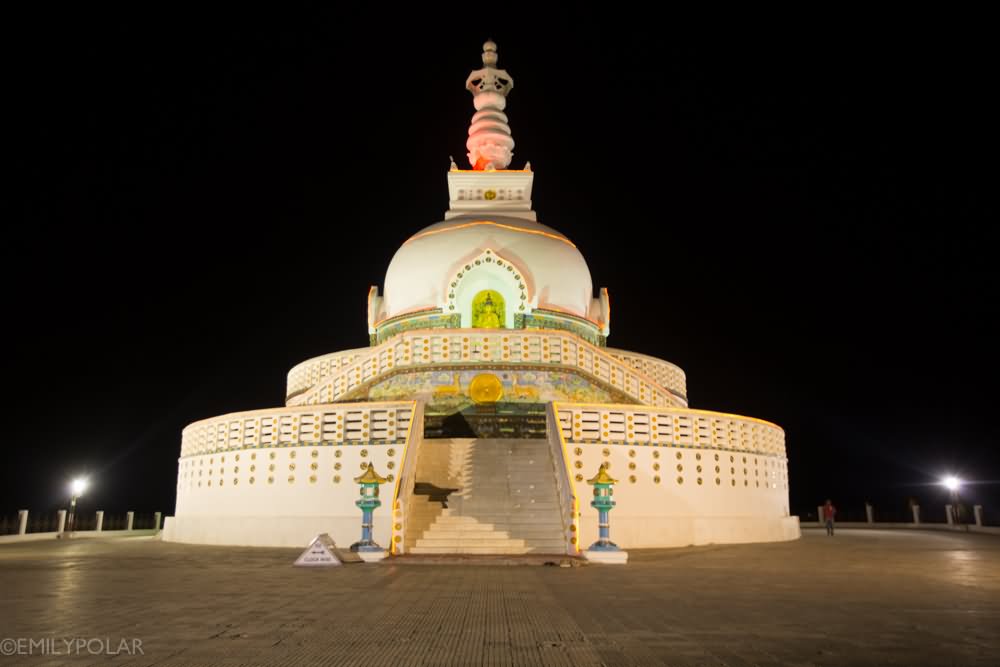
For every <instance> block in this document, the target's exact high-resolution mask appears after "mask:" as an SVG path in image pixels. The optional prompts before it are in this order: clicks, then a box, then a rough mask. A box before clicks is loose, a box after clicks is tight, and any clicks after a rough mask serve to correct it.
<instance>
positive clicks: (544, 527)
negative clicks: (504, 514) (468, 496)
mask: <svg viewBox="0 0 1000 667" xmlns="http://www.w3.org/2000/svg"><path fill="white" fill-rule="evenodd" d="M462 518H465V517H462ZM427 529H428V530H454V531H489V530H511V529H516V530H519V531H526V530H527V531H539V532H541V531H549V532H553V531H554V532H556V533H562V530H563V527H562V524H561V523H559V522H557V521H552V520H550V519H549V520H545V521H542V520H538V521H534V520H533V521H516V520H515V521H510V520H508V519H506V518H504V519H500V520H498V521H459V520H456V519H455V518H448V517H439V518H438V519H437V520H436V521H434V522H433V523H430V524H428V525H427Z"/></svg>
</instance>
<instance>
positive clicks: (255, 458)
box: [250, 452, 257, 461]
mask: <svg viewBox="0 0 1000 667" xmlns="http://www.w3.org/2000/svg"><path fill="white" fill-rule="evenodd" d="M250 460H251V461H256V460H257V452H254V453H253V454H251V455H250Z"/></svg>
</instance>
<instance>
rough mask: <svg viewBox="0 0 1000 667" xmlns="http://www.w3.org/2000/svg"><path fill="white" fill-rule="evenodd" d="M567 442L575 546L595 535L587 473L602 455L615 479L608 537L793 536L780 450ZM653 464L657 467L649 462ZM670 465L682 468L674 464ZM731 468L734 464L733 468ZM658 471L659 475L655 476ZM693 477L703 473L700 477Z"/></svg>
mask: <svg viewBox="0 0 1000 667" xmlns="http://www.w3.org/2000/svg"><path fill="white" fill-rule="evenodd" d="M566 448H567V454H568V458H569V461H570V462H571V463H570V466H571V469H570V475H571V477H572V478H573V484H574V488H575V492H576V494H577V497H578V498H579V503H580V521H579V533H580V539H579V544H580V548H581V549H586V548H587V547H588V546H590V545H591V544H592V543H593V542H595V541H596V540H597V532H598V531H597V510H595V509H594V508H593V507H591V506H590V501H591V500H592V498H593V487H591V486H590V485H589V484H587V483H586V480H588V479H590V478H592V477H593V476H594V475H596V474H597V470H598V468H599V467H600V465H601V463H603V462H608V463H610V468H609V469H608V472H609V473H610V474H611V476H612V477H614V478H615V479H617V480H618V483H617V484H616V485H615V487H614V498H615V501H616V503H617V505H616V507H615V509H613V510H611V514H610V518H611V539H612V541H613V542H615V543H617V544H618V545H619V546H621V547H623V548H630V547H631V548H640V547H680V546H688V545H697V544H713V543H720V544H722V543H740V542H770V541H778V540H790V539H796V538H798V537H799V528H798V518H797V517H791V516H789V512H788V488H787V482H788V480H787V465H786V464H787V461H786V460H785V459H784V457H778V456H765V455H761V454H751V453H748V452H730V451H719V450H705V449H695V448H686V447H668V446H649V445H646V446H643V445H624V444H601V443H583V444H574V443H567V444H566ZM605 450H606V451H607V452H608V455H607V456H605V455H604V452H605ZM578 451H579V453H577V452H578ZM630 452H632V453H634V455H630ZM657 454H658V456H657ZM677 454H680V455H681V458H679V459H678V458H677ZM698 455H700V456H701V460H699V459H698V458H697V457H698ZM716 456H718V457H719V460H718V461H716V460H715V457H716ZM730 457H733V461H730V460H729V458H730ZM744 457H745V458H746V459H747V462H746V463H743V458H744ZM578 463H579V467H578V465H577V464H578ZM629 464H634V465H635V468H634V469H633V468H630V467H629ZM657 464H658V465H659V470H655V469H654V465H657ZM677 465H681V466H682V468H683V470H682V471H678V470H677ZM699 465H701V467H702V471H701V472H700V473H699V472H698V470H697V467H698V466H699ZM717 465H718V466H719V472H718V473H716V472H715V466H717ZM734 468H735V470H736V472H735V473H732V472H731V470H732V469H734ZM744 469H746V473H744V472H743V470H744ZM632 476H634V477H635V481H634V482H632V481H631V480H630V477H632ZM657 476H659V478H660V481H659V483H657V482H655V480H654V478H655V477H657ZM580 477H582V479H580ZM678 477H683V480H684V481H683V483H678V482H677V478H678ZM698 477H701V479H702V483H701V484H700V485H699V484H698V482H697V480H698ZM716 478H718V479H719V483H718V484H716V481H715V480H716ZM734 482H735V484H734Z"/></svg>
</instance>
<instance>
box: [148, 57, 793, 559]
mask: <svg viewBox="0 0 1000 667" xmlns="http://www.w3.org/2000/svg"><path fill="white" fill-rule="evenodd" d="M483 63H484V67H483V68H482V69H479V70H477V71H475V72H473V73H472V74H471V75H470V76H469V79H468V81H467V84H466V86H467V88H468V89H469V90H470V92H472V94H473V100H474V105H475V108H476V112H475V114H474V116H473V118H472V122H471V124H470V128H469V140H468V143H467V148H468V151H469V153H468V157H469V162H470V164H471V165H472V166H473V169H470V170H460V169H458V167H457V166H456V165H455V164H454V163H452V168H451V170H450V171H449V172H448V189H449V195H450V205H449V210H448V212H447V213H446V214H445V220H444V221H443V222H439V223H437V224H435V225H431V226H430V227H427V228H426V229H424V230H421V231H419V232H417V233H416V234H414V235H413V236H412V237H411V238H410V239H409V240H407V241H406V242H405V243H404V244H403V245H402V247H401V248H400V249H399V250H398V251H397V253H396V255H395V256H394V257H393V258H392V261H391V262H390V264H389V268H388V271H387V273H386V277H385V281H384V291H383V292H380V291H379V289H378V288H377V287H372V288H371V290H370V292H369V295H368V333H369V342H370V346H369V347H367V348H361V349H354V350H346V351H342V352H335V353H333V354H328V355H325V356H321V357H317V358H314V359H309V360H307V361H304V362H302V363H301V364H299V365H298V366H296V367H294V368H293V369H291V371H290V372H289V374H288V383H287V391H286V405H285V407H282V408H274V409H266V410H256V411H251V412H244V413H237V414H229V415H223V416H220V417H215V418H212V419H206V420H203V421H199V422H196V423H194V424H191V425H190V426H188V427H187V428H186V429H184V433H183V437H182V445H181V456H180V459H179V468H178V484H177V507H176V512H175V516H173V517H170V518H168V520H167V524H166V526H165V530H164V538H165V539H168V540H174V541H180V542H194V543H208V544H241V545H262V546H263V545H268V546H303V545H305V544H307V543H308V542H309V541H310V540H311V539H312V538H313V537H315V535H316V534H318V533H324V532H325V533H329V534H330V535H332V536H333V537H334V539H335V540H336V541H337V543H338V544H340V545H346V544H350V543H351V542H353V541H355V540H356V539H357V535H358V529H359V519H360V516H359V512H358V510H357V508H356V507H355V505H354V502H355V500H356V498H357V493H358V490H357V485H356V484H355V483H354V482H353V479H354V478H355V477H357V476H358V475H360V474H361V473H363V472H364V471H365V470H366V469H367V468H368V465H369V464H373V465H374V469H375V470H377V471H378V473H380V474H381V475H383V476H385V478H386V479H387V480H388V483H387V484H386V485H385V488H384V489H383V493H384V496H383V500H385V499H386V498H390V499H391V502H383V503H382V506H381V507H379V508H378V509H377V510H376V511H375V514H374V516H375V528H374V530H375V534H374V537H375V541H376V542H378V543H380V544H382V545H384V546H391V550H392V551H393V553H397V554H399V553H453V552H461V553H531V552H537V553H542V552H544V553H569V554H575V553H577V552H578V551H579V548H580V547H581V545H582V546H584V547H585V546H586V545H588V544H590V543H592V542H594V540H595V539H596V537H597V523H596V510H594V509H593V508H591V507H590V503H589V500H590V498H589V497H588V494H589V493H590V488H589V487H588V486H587V484H586V483H585V480H586V479H589V478H591V477H593V476H594V475H595V473H596V472H597V471H598V470H599V468H600V466H601V465H602V464H607V468H606V469H607V470H608V471H609V472H610V473H611V474H612V475H614V477H615V478H617V479H618V485H617V487H616V488H615V499H616V501H617V507H616V509H615V512H614V527H613V533H614V534H613V537H614V541H615V542H617V543H618V544H619V545H621V546H623V547H626V548H629V547H632V548H635V547H664V546H684V545H689V544H707V543H727V542H755V541H776V540H787V539H795V538H796V537H798V535H799V526H798V519H797V517H793V516H789V512H788V468H787V460H786V457H785V446H784V432H783V431H782V430H781V429H780V428H779V427H777V426H776V425H774V424H771V423H769V422H765V421H762V420H759V419H753V418H749V417H741V416H737V415H729V414H722V413H716V412H708V411H704V410H695V409H690V408H689V407H688V399H687V389H686V381H685V375H684V372H683V371H682V370H681V369H680V368H678V367H677V366H675V365H674V364H671V363H669V362H667V361H663V360H660V359H657V358H655V357H650V356H646V355H643V354H637V353H633V352H628V351H624V350H617V349H614V348H610V347H608V346H607V339H608V336H609V334H610V303H609V297H608V291H607V290H606V289H604V288H602V289H600V290H598V292H597V296H596V297H595V296H594V287H593V284H592V282H591V275H590V271H589V268H588V267H587V263H586V261H585V260H584V258H583V255H582V254H581V253H580V251H579V250H578V249H577V247H576V246H575V245H574V244H573V243H572V241H570V240H569V239H568V238H567V237H566V236H564V235H563V234H561V233H560V232H558V231H556V230H554V229H551V228H549V227H546V226H544V225H542V224H540V223H539V222H538V221H537V219H536V215H535V213H534V211H533V210H532V208H531V190H532V185H533V181H534V173H533V172H532V171H531V168H530V165H525V168H524V169H516V170H515V169H509V168H508V167H509V166H510V161H511V159H512V156H513V148H514V140H513V138H512V136H511V131H510V127H509V125H508V120H507V116H506V115H505V114H504V108H505V106H506V96H507V94H508V93H509V92H510V90H511V88H512V87H513V81H512V79H511V78H510V76H509V75H508V74H507V73H506V72H505V71H503V70H499V69H497V68H496V67H495V65H496V46H495V45H494V44H492V43H491V42H488V43H487V44H486V45H485V52H484V54H483Z"/></svg>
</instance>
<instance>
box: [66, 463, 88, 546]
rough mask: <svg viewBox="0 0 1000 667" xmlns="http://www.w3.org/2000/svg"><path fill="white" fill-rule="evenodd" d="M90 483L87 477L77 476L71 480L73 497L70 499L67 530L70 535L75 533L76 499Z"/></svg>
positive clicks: (70, 488)
mask: <svg viewBox="0 0 1000 667" xmlns="http://www.w3.org/2000/svg"><path fill="white" fill-rule="evenodd" d="M88 484H89V482H88V481H87V478H85V477H77V478H76V479H74V480H73V481H72V482H70V485H69V490H70V494H71V495H72V497H71V499H70V501H69V519H68V520H67V521H66V523H67V529H66V532H67V533H68V534H69V536H70V537H72V535H73V518H74V516H75V515H76V499H77V498H79V497H80V496H82V495H83V492H84V491H86V490H87V486H88Z"/></svg>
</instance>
